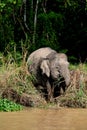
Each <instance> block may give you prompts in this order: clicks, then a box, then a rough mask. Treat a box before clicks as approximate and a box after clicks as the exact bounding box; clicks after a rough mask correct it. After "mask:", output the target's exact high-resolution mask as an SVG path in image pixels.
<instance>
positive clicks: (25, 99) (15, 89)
mask: <svg viewBox="0 0 87 130" xmlns="http://www.w3.org/2000/svg"><path fill="white" fill-rule="evenodd" d="M31 78H32V76H31V75H30V74H29V72H28V70H27V66H26V63H22V64H21V65H20V66H18V65H17V64H16V63H15V62H13V63H10V62H8V64H3V65H2V66H0V97H1V98H7V99H9V100H12V101H14V102H16V103H19V104H21V105H24V106H33V107H34V106H35V107H36V106H40V105H42V104H44V103H46V102H45V100H44V99H43V97H41V95H40V94H39V92H38V91H37V90H36V89H35V87H34V86H33V84H32V82H31Z"/></svg>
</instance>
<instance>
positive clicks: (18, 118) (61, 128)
mask: <svg viewBox="0 0 87 130" xmlns="http://www.w3.org/2000/svg"><path fill="white" fill-rule="evenodd" d="M0 130H87V109H45V110H43V109H29V110H26V111H21V112H0Z"/></svg>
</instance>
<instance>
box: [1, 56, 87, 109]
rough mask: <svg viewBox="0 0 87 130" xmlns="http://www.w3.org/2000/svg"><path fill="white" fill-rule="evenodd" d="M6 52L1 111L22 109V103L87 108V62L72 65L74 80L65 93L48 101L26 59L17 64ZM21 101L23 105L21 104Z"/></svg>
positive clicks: (3, 64) (31, 105)
mask: <svg viewBox="0 0 87 130" xmlns="http://www.w3.org/2000/svg"><path fill="white" fill-rule="evenodd" d="M5 58H6V57H4V56H2V57H1V60H0V111H17V110H22V109H23V107H22V106H27V107H40V108H49V107H50V108H58V107H72V108H87V65H86V64H82V63H80V64H79V65H70V71H71V84H70V86H69V87H68V89H67V90H66V92H65V93H63V94H61V95H60V96H58V97H55V99H54V102H53V103H47V102H46V100H45V99H44V97H43V94H42V93H40V92H38V91H37V90H36V89H35V87H34V86H33V84H32V82H31V78H33V77H31V75H30V74H29V72H28V71H27V66H26V62H25V61H22V62H21V63H20V64H17V63H16V62H15V61H12V62H10V60H9V58H7V60H5ZM19 104H20V105H19Z"/></svg>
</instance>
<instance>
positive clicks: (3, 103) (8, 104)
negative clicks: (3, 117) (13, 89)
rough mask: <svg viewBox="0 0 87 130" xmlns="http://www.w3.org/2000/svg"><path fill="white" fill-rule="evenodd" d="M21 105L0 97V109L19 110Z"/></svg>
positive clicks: (7, 110)
mask: <svg viewBox="0 0 87 130" xmlns="http://www.w3.org/2000/svg"><path fill="white" fill-rule="evenodd" d="M22 109H23V107H22V106H21V105H19V104H16V103H14V102H12V101H10V100H8V99H0V111H5V112H9V111H20V110H22Z"/></svg>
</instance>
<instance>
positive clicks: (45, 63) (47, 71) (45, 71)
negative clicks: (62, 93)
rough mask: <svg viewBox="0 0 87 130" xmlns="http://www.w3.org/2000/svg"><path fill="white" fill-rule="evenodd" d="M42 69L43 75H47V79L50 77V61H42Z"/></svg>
mask: <svg viewBox="0 0 87 130" xmlns="http://www.w3.org/2000/svg"><path fill="white" fill-rule="evenodd" d="M40 69H41V70H42V74H46V76H47V77H50V68H49V60H48V59H45V60H42V62H41V65H40Z"/></svg>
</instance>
